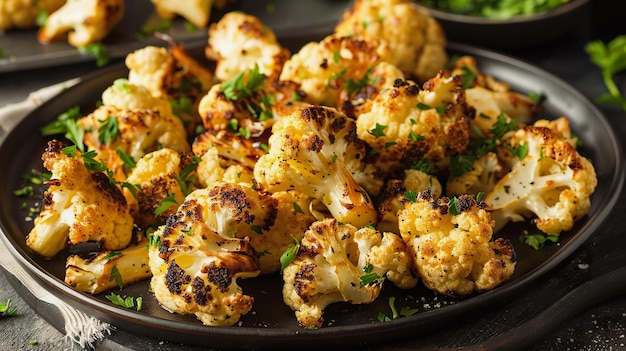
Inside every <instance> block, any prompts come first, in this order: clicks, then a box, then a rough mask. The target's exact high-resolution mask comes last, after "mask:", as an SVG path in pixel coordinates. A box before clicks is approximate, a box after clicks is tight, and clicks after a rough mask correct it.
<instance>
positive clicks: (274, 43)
mask: <svg viewBox="0 0 626 351" xmlns="http://www.w3.org/2000/svg"><path fill="white" fill-rule="evenodd" d="M205 55H206V57H207V58H208V59H210V60H214V61H216V62H217V64H216V67H215V76H216V77H217V78H218V79H219V80H221V81H227V80H229V79H231V78H233V77H235V76H236V75H238V74H240V73H242V72H245V71H247V70H250V69H252V68H253V67H254V66H255V65H257V66H258V67H259V72H260V73H262V74H264V75H266V76H267V77H268V78H269V80H271V81H274V80H277V78H278V76H279V75H280V72H281V70H282V68H283V64H284V63H285V61H287V59H288V58H289V55H290V52H289V50H287V49H286V48H283V47H282V46H281V45H280V44H279V43H278V40H277V39H276V35H275V34H274V32H273V31H272V29H271V28H269V27H268V26H266V25H265V24H263V23H262V22H261V21H260V20H259V19H258V18H257V17H255V16H252V15H248V14H245V13H242V12H229V13H227V14H225V15H224V16H223V17H222V18H221V19H220V20H219V21H218V22H216V23H213V24H211V26H210V28H209V40H208V45H207V46H206V48H205Z"/></svg>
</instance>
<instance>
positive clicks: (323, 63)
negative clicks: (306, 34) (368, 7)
mask: <svg viewBox="0 0 626 351" xmlns="http://www.w3.org/2000/svg"><path fill="white" fill-rule="evenodd" d="M388 57H389V50H388V48H387V46H385V45H382V44H379V42H378V41H377V40H375V39H368V38H357V37H350V36H339V35H329V36H327V37H325V38H324V39H323V40H321V41H320V42H310V43H308V44H306V45H304V46H303V47H302V48H300V50H299V51H298V52H297V53H295V54H293V55H292V56H291V58H290V59H289V60H288V61H287V62H286V63H285V66H284V67H283V71H282V72H281V74H280V80H287V81H293V82H296V83H297V84H298V85H299V86H300V90H302V91H303V92H304V93H305V94H306V98H305V101H306V102H309V103H312V104H315V105H325V106H332V107H336V108H340V107H341V106H342V105H343V101H344V99H345V96H346V95H351V94H350V93H355V92H356V89H355V88H357V87H358V86H359V84H360V83H359V82H362V83H363V82H367V81H368V77H369V74H370V72H371V70H373V69H374V67H375V66H376V65H377V64H378V63H380V62H382V61H387V59H388ZM362 83H361V84H362Z"/></svg>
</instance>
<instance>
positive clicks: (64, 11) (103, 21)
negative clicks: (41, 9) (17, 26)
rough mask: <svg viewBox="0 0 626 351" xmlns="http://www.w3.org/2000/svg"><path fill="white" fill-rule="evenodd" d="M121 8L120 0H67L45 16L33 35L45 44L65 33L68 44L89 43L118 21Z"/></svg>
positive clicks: (122, 6)
mask: <svg viewBox="0 0 626 351" xmlns="http://www.w3.org/2000/svg"><path fill="white" fill-rule="evenodd" d="M124 11H125V3H124V0H67V2H66V3H65V4H64V5H63V6H62V7H61V8H59V9H58V10H56V11H54V12H53V13H52V14H50V15H49V16H48V19H47V20H46V23H45V24H44V26H43V27H41V28H40V29H39V31H38V32H37V37H38V38H39V40H40V41H42V42H45V43H47V42H51V41H54V40H59V39H62V38H64V37H65V36H66V35H67V41H68V43H69V44H70V45H72V46H76V47H80V46H85V45H89V44H92V43H95V42H98V41H101V40H102V39H104V38H105V37H106V36H107V35H108V34H109V32H110V31H111V30H112V29H113V27H115V25H116V24H117V23H118V22H119V21H121V20H122V17H123V16H124Z"/></svg>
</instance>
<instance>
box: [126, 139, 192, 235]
mask: <svg viewBox="0 0 626 351" xmlns="http://www.w3.org/2000/svg"><path fill="white" fill-rule="evenodd" d="M199 162H200V158H199V157H196V156H194V155H193V154H192V153H191V152H189V151H176V150H173V149H169V148H164V149H159V150H156V151H153V152H150V153H147V154H145V155H144V156H143V157H141V158H140V159H139V161H137V163H136V165H135V167H134V168H133V169H132V170H131V172H130V174H129V175H128V178H126V181H125V183H126V184H127V185H128V186H126V187H124V196H125V197H126V201H127V202H128V204H129V207H130V212H131V214H132V215H133V218H134V219H135V224H137V225H138V226H139V227H140V228H142V229H144V230H145V229H147V228H148V227H150V226H156V225H159V224H163V223H165V219H167V217H168V216H170V215H171V214H173V213H174V212H176V209H177V208H178V205H179V204H182V203H183V201H184V200H185V196H186V195H187V194H189V193H190V192H192V191H193V190H195V189H196V187H197V184H196V183H197V176H196V168H197V167H198V163H199Z"/></svg>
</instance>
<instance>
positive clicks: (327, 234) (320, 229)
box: [283, 218, 417, 328]
mask: <svg viewBox="0 0 626 351" xmlns="http://www.w3.org/2000/svg"><path fill="white" fill-rule="evenodd" d="M388 236H389V237H388ZM385 238H386V239H385ZM407 250H408V248H407V246H406V244H405V243H404V242H403V241H402V239H400V238H399V237H397V236H396V234H393V233H385V234H381V233H380V232H379V231H377V230H376V229H374V228H373V227H370V226H367V227H363V228H360V229H359V228H357V227H355V226H353V225H351V224H347V223H346V224H342V223H339V222H338V221H337V220H336V219H334V218H326V219H323V220H321V221H317V222H314V223H313V224H311V226H310V228H309V229H308V230H307V231H306V233H305V234H304V237H303V238H302V240H301V241H300V244H299V249H298V251H297V253H296V254H295V258H294V259H293V261H291V262H290V263H289V264H288V265H287V266H286V267H285V269H284V270H283V280H284V284H283V300H284V302H285V304H287V306H289V307H290V308H291V309H292V310H294V311H295V314H296V318H297V320H298V322H299V323H300V324H301V325H302V326H304V327H308V328H311V327H315V328H319V327H321V326H322V323H323V321H324V319H323V318H322V315H323V313H324V309H325V308H326V307H327V306H328V305H330V304H332V303H335V302H349V303H352V304H367V303H371V302H373V301H374V300H375V299H376V298H377V297H378V295H379V293H380V290H381V288H382V285H383V282H384V278H385V277H387V278H389V279H390V280H392V281H393V282H394V283H396V284H398V285H399V286H402V287H406V288H410V287H413V286H415V284H417V279H416V278H415V276H414V275H413V272H412V268H411V265H412V262H411V256H410V254H409V252H408V251H407ZM390 271H391V272H390Z"/></svg>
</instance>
